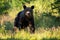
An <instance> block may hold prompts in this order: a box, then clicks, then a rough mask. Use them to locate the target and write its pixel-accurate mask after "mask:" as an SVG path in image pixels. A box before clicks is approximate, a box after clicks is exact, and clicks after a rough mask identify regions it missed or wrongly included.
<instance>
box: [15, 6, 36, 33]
mask: <svg viewBox="0 0 60 40" xmlns="http://www.w3.org/2000/svg"><path fill="white" fill-rule="evenodd" d="M23 8H24V10H22V11H20V12H19V13H18V14H17V16H16V18H15V21H14V30H16V28H18V29H19V30H21V29H24V28H27V27H28V26H29V29H30V33H35V27H34V16H33V9H34V6H31V7H26V5H23Z"/></svg>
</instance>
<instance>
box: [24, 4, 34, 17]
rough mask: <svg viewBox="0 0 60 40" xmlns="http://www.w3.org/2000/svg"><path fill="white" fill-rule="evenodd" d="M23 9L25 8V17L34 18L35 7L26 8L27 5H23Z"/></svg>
mask: <svg viewBox="0 0 60 40" xmlns="http://www.w3.org/2000/svg"><path fill="white" fill-rule="evenodd" d="M23 8H24V15H25V16H26V17H28V18H30V17H32V16H33V9H34V6H31V7H26V6H25V5H23Z"/></svg>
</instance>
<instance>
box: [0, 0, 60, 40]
mask: <svg viewBox="0 0 60 40" xmlns="http://www.w3.org/2000/svg"><path fill="white" fill-rule="evenodd" d="M0 4H1V5H0V40H60V1H59V0H0ZM23 4H25V5H26V6H29V7H30V6H32V5H34V13H33V15H34V23H35V28H36V29H35V33H34V34H31V33H29V31H28V30H29V29H22V30H21V31H19V30H17V31H16V32H13V27H14V19H15V17H16V15H17V13H18V12H20V11H22V10H23Z"/></svg>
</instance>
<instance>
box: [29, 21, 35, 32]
mask: <svg viewBox="0 0 60 40" xmlns="http://www.w3.org/2000/svg"><path fill="white" fill-rule="evenodd" d="M29 26H30V33H35V27H34V20H32V21H30V22H29Z"/></svg>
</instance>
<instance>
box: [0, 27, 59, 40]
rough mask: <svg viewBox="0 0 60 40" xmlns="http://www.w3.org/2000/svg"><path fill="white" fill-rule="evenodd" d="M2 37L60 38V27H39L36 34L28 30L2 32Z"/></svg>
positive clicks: (33, 39)
mask: <svg viewBox="0 0 60 40" xmlns="http://www.w3.org/2000/svg"><path fill="white" fill-rule="evenodd" d="M0 38H1V39H7V38H10V39H12V38H14V39H28V40H42V39H43V38H47V39H50V38H57V39H60V27H58V28H55V27H53V28H51V29H50V28H49V29H48V28H46V29H44V28H39V29H38V30H36V31H35V33H34V34H31V33H29V32H26V31H24V30H21V31H18V32H17V33H11V32H8V33H6V34H5V33H0Z"/></svg>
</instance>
